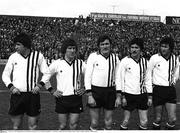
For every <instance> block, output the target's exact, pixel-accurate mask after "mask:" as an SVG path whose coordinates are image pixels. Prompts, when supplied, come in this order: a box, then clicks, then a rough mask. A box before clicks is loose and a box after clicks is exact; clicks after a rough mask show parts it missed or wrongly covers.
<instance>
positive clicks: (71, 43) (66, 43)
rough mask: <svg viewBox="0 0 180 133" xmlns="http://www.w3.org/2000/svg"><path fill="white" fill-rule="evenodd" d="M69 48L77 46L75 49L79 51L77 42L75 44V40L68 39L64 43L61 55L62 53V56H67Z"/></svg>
mask: <svg viewBox="0 0 180 133" xmlns="http://www.w3.org/2000/svg"><path fill="white" fill-rule="evenodd" d="M69 46H75V47H76V50H77V44H76V42H75V41H74V40H73V39H71V38H67V39H66V40H64V41H63V42H62V46H61V53H62V54H65V53H66V49H67V47H69Z"/></svg>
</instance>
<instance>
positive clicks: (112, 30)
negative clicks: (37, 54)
mask: <svg viewBox="0 0 180 133" xmlns="http://www.w3.org/2000/svg"><path fill="white" fill-rule="evenodd" d="M22 31H23V32H26V33H29V34H30V35H31V37H32V38H33V45H34V46H33V47H34V49H36V50H40V51H41V52H42V53H43V54H44V56H45V57H47V58H53V59H57V58H58V57H59V56H61V54H60V53H59V51H60V50H59V49H60V47H61V42H62V41H63V40H64V39H65V38H66V37H69V36H71V37H72V38H73V39H75V40H76V41H77V43H78V44H79V49H80V50H79V51H80V52H79V57H80V58H81V59H84V60H85V59H86V58H87V57H88V55H89V54H90V53H91V52H92V51H94V50H96V49H97V46H96V40H97V37H98V36H99V35H101V34H102V33H106V34H108V35H109V36H110V37H111V38H112V40H113V46H114V50H115V51H116V52H118V53H119V56H120V58H122V57H124V56H125V55H126V54H127V46H128V45H127V44H128V43H129V41H130V40H131V39H132V38H133V37H140V38H143V39H144V42H145V51H146V52H150V53H149V54H150V55H151V54H154V53H156V52H157V46H158V44H159V40H160V38H161V37H162V36H164V35H166V36H167V35H168V36H172V37H173V38H174V40H175V42H176V43H175V51H174V52H175V54H177V55H179V45H180V27H179V26H172V25H166V24H164V23H162V22H143V21H117V20H101V19H99V20H95V19H93V18H90V17H87V18H83V16H79V18H57V17H32V16H7V15H2V16H0V44H1V45H0V59H7V58H8V57H9V55H11V53H12V52H13V51H14V46H13V40H12V38H14V36H15V35H17V34H18V33H20V32H22ZM117 48H118V49H117Z"/></svg>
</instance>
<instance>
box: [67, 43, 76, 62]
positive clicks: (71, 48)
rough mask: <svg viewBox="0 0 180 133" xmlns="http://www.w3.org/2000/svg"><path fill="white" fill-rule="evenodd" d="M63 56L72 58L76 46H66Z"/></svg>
mask: <svg viewBox="0 0 180 133" xmlns="http://www.w3.org/2000/svg"><path fill="white" fill-rule="evenodd" d="M65 56H66V57H67V58H69V59H72V58H74V57H75V56H76V46H68V47H67V49H66V53H65Z"/></svg>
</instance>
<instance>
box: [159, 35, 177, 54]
mask: <svg viewBox="0 0 180 133" xmlns="http://www.w3.org/2000/svg"><path fill="white" fill-rule="evenodd" d="M161 44H169V48H170V50H171V51H173V49H174V40H173V38H172V37H163V38H162V40H161V41H160V45H161Z"/></svg>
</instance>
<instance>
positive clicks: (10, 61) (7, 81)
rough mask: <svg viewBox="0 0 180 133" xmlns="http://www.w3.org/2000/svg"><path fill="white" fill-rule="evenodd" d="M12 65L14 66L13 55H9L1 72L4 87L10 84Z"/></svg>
mask: <svg viewBox="0 0 180 133" xmlns="http://www.w3.org/2000/svg"><path fill="white" fill-rule="evenodd" d="M13 67H14V65H13V57H12V56H10V57H9V59H8V62H7V63H6V66H5V68H4V71H3V73H2V80H3V82H4V84H5V85H6V87H9V86H10V85H12V81H11V73H12V71H13Z"/></svg>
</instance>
